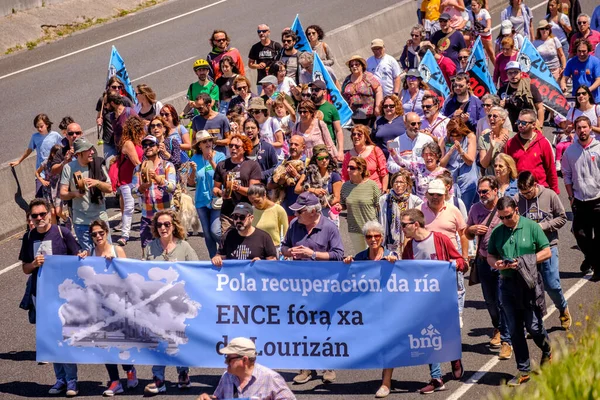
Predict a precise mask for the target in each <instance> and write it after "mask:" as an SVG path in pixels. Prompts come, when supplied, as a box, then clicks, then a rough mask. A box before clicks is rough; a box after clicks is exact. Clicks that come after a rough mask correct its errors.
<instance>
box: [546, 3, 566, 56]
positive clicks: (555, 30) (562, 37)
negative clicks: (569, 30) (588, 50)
mask: <svg viewBox="0 0 600 400" xmlns="http://www.w3.org/2000/svg"><path fill="white" fill-rule="evenodd" d="M558 18H560V22H562V23H563V25H565V26H568V27H571V21H569V17H567V16H566V15H565V14H563V13H558ZM546 19H547V20H548V22H549V23H550V27H551V28H552V34H553V35H554V37H555V38H557V39H558V40H559V41H560V43H561V45H562V44H565V43H567V44H568V43H569V38H567V34H566V33H565V31H564V30H563V28H561V26H560V25H559V24H557V23H556V22H554V21H550V16H549V15H546ZM567 56H568V54H565V57H567Z"/></svg>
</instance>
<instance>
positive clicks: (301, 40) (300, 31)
mask: <svg viewBox="0 0 600 400" xmlns="http://www.w3.org/2000/svg"><path fill="white" fill-rule="evenodd" d="M291 29H292V31H293V32H294V33H295V34H296V36H298V42H297V43H296V45H295V46H294V47H295V48H296V49H298V51H300V52H302V51H308V52H309V53H312V48H311V47H310V43H309V42H308V38H307V37H306V33H305V32H304V28H303V27H302V24H301V23H300V17H299V15H298V14H296V18H295V19H294V23H293V24H292V28H291Z"/></svg>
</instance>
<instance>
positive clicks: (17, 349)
mask: <svg viewBox="0 0 600 400" xmlns="http://www.w3.org/2000/svg"><path fill="white" fill-rule="evenodd" d="M206 4H209V3H206V2H199V1H187V0H179V1H176V2H169V3H166V4H165V5H162V6H159V7H156V8H154V9H151V10H147V11H145V12H143V13H140V14H138V15H134V16H132V17H130V18H127V19H124V20H122V21H118V22H115V23H112V24H109V25H106V26H103V27H98V28H95V29H92V30H90V31H88V32H83V33H81V34H78V35H75V36H73V37H72V38H68V39H65V40H62V41H59V42H56V43H53V44H50V45H47V46H43V47H40V48H39V49H36V50H34V51H30V52H25V53H20V54H17V55H15V56H12V57H7V58H3V59H0V76H3V75H5V74H7V73H10V72H14V71H18V70H20V69H22V68H26V67H28V66H32V65H36V64H38V63H40V62H43V61H44V60H49V59H52V58H54V57H57V56H60V55H63V54H66V53H69V52H72V51H76V50H78V49H81V48H84V47H87V46H91V45H93V44H94V43H98V42H102V41H104V40H107V39H109V38H111V37H115V36H119V35H123V34H126V32H129V31H132V30H135V29H139V28H141V27H143V26H147V25H150V24H153V23H156V22H158V21H160V20H164V19H167V18H170V17H172V16H174V15H176V14H181V13H184V12H187V11H189V10H193V9H197V8H199V7H202V6H203V5H206ZM344 4H346V3H345V2H342V1H341V0H340V1H331V2H327V3H326V4H322V2H317V1H308V2H304V3H303V5H306V6H305V8H304V9H306V10H307V11H306V12H305V11H304V9H303V11H302V15H303V21H305V22H304V23H305V24H308V23H311V22H315V23H319V24H321V25H322V26H323V27H324V28H326V29H333V28H335V27H337V26H340V25H342V24H345V23H348V22H350V21H353V20H355V19H357V18H358V17H360V16H364V15H366V14H367V13H369V12H373V11H375V10H377V9H381V8H383V7H385V6H388V5H390V4H392V2H391V1H381V2H377V3H368V2H364V3H361V7H360V8H356V9H351V8H349V7H345V8H342V7H341V6H342V5H344ZM317 5H318V7H317ZM592 6H593V3H592V2H591V1H589V0H585V1H583V2H582V7H583V9H584V11H586V12H590V11H591V9H592ZM319 7H320V8H319ZM542 8H543V7H542ZM262 10H269V15H268V17H264V18H263V16H264V15H265V13H264V12H263V11H262ZM310 10H312V11H310ZM340 10H341V11H340ZM542 11H543V10H542V9H541V8H538V9H536V10H535V11H534V15H535V17H536V18H540V17H541V15H542ZM296 12H297V11H296V9H295V7H294V6H293V5H292V4H291V3H284V4H282V2H277V3H276V2H273V1H270V2H261V10H257V9H256V6H252V5H251V4H247V3H245V2H241V1H235V0H228V1H227V2H226V3H222V4H219V5H216V6H214V7H212V8H208V9H206V10H205V11H202V12H199V13H196V14H192V15H190V16H188V17H184V18H181V19H180V20H178V21H177V22H171V23H169V24H166V25H161V26H159V27H156V28H154V29H152V30H149V31H146V32H145V33H140V34H136V35H132V36H129V37H126V38H123V39H120V40H118V41H117V43H116V45H117V46H118V48H119V51H120V52H121V54H122V55H123V56H124V57H125V58H126V61H127V64H128V68H129V69H130V71H135V72H131V74H132V76H133V77H134V79H135V77H136V76H143V75H145V74H148V73H151V72H152V71H156V70H158V69H161V68H164V67H167V66H169V65H171V64H173V63H176V62H178V61H181V60H184V59H186V58H189V57H194V56H195V55H204V54H205V53H206V52H207V46H206V42H205V40H206V38H207V37H208V35H209V34H210V32H211V31H212V28H213V27H217V26H224V27H225V28H226V29H227V30H228V32H229V33H230V35H231V36H232V37H233V42H234V45H235V46H236V47H239V48H240V49H241V50H242V54H245V53H246V52H247V50H246V49H247V48H248V47H249V46H250V44H252V43H253V42H254V41H255V37H254V34H253V33H250V34H249V33H248V32H254V29H255V26H256V25H257V22H258V21H263V20H266V21H268V22H271V28H272V30H273V31H274V32H277V31H278V30H279V29H281V28H283V27H284V26H286V25H289V24H290V23H291V21H292V20H293V17H294V15H295V13H296ZM252 15H254V17H252ZM493 18H494V21H496V22H497V20H498V15H497V13H496V14H494V15H493ZM207 21H209V22H208V23H207ZM231 21H235V23H232V22H231ZM245 21H249V22H245ZM272 21H277V22H276V23H273V22H272ZM205 26H206V27H205ZM167 27H168V28H167ZM195 27H199V28H195ZM183 29H185V30H186V32H180V30H183ZM141 35H143V36H141ZM242 35H246V37H247V39H246V42H245V41H244V37H243V36H242ZM182 42H184V43H185V44H183V43H182ZM188 42H189V43H188ZM140 43H141V46H140ZM149 43H151V45H149ZM109 49H110V44H106V45H102V46H99V47H96V48H94V49H91V50H88V51H85V52H83V53H79V54H77V55H74V56H71V57H68V58H65V59H63V60H60V61H57V62H54V63H50V64H47V65H45V66H42V67H39V68H35V69H32V70H30V71H27V72H23V73H19V74H17V75H14V76H12V77H10V78H7V79H2V80H0V90H2V93H3V97H2V100H3V101H2V106H3V112H2V113H1V114H0V122H2V125H1V126H3V127H4V129H3V130H2V132H1V133H0V137H2V138H3V139H5V140H4V143H5V146H2V148H0V161H6V160H8V159H10V158H13V157H14V156H16V155H17V154H18V153H20V152H21V151H22V149H23V148H24V147H25V145H26V143H27V141H28V140H29V135H30V133H31V132H32V131H31V129H30V123H31V122H30V121H29V120H30V119H31V118H32V117H33V115H34V114H35V113H37V112H39V110H45V111H46V112H48V113H49V114H50V115H51V116H52V118H53V119H54V120H58V119H59V118H60V116H62V115H63V114H65V113H66V112H69V113H71V114H72V115H73V116H74V117H75V118H77V119H79V120H84V121H89V124H87V125H86V124H84V128H89V127H91V126H93V125H92V124H93V118H94V112H93V108H94V105H95V101H96V98H97V93H98V92H99V91H101V90H102V87H101V86H102V84H101V83H99V82H101V81H102V80H103V76H104V74H105V65H106V61H107V60H106V59H107V57H108V52H109ZM152 55H154V56H152ZM73 65H77V66H78V68H73ZM83 75H85V76H83ZM90 77H94V78H93V79H91V80H90ZM192 79H193V76H191V73H190V71H189V66H188V63H183V64H180V65H177V66H175V67H172V68H169V69H167V70H165V71H162V72H159V73H156V74H154V75H151V76H148V77H147V78H145V79H144V81H145V82H147V83H148V84H150V85H151V86H152V87H153V88H155V89H156V90H157V92H158V94H159V97H160V98H164V97H167V96H169V95H171V94H173V93H176V92H179V91H181V90H183V89H185V87H186V86H187V84H189V82H191V80H192ZM34 82H35V83H34ZM34 85H35V86H34ZM34 87H35V89H34ZM24 88H31V89H24ZM34 90H35V93H34V94H32V92H34ZM9 102H10V104H7V103H9ZM30 110H35V111H30ZM67 110H68V111H67ZM6 127H11V128H14V129H6ZM545 131H546V132H545V133H546V134H547V135H550V133H549V130H548V129H546V130H545ZM14 132H19V135H18V137H17V135H15V134H14ZM2 135H3V136H2ZM9 135H10V137H11V139H10V140H6V138H7V137H8V136H9ZM18 139H20V140H21V141H19V140H18ZM347 143H349V141H347ZM11 146H12V147H11ZM561 190H562V194H561V199H562V200H563V202H564V203H565V204H568V202H567V199H566V195H565V192H564V187H563V186H562V183H561ZM112 212H113V213H114V210H113V211H112ZM136 221H139V214H136ZM114 223H116V221H115V222H113V224H114ZM135 226H136V227H137V225H135ZM345 227H346V225H345V221H344V220H342V228H341V231H342V232H346V229H345ZM115 239H116V238H115ZM189 240H190V243H191V245H192V246H193V247H194V248H195V249H196V250H197V252H198V254H199V256H200V258H201V259H208V254H207V252H206V250H205V246H204V243H203V239H202V238H201V237H199V236H193V237H191V238H190V239H189ZM344 241H345V244H347V245H348V247H350V246H349V245H350V242H349V240H348V238H347V236H346V235H344ZM19 248H20V240H19V239H18V238H11V239H8V240H6V241H4V242H2V243H0V254H2V256H3V257H2V258H1V259H0V289H1V290H0V360H2V361H1V362H0V397H2V398H3V399H12V398H17V397H29V398H43V397H48V396H47V391H48V389H49V387H50V386H51V385H52V384H53V383H54V374H53V371H52V366H51V365H37V363H36V362H35V327H34V326H32V325H29V324H28V322H27V316H26V313H25V312H23V311H22V310H20V309H19V308H18V304H19V301H20V300H21V297H22V294H23V289H24V286H25V281H26V276H25V275H24V274H22V273H21V270H20V266H19V265H18V264H15V263H16V261H17V258H18V251H19ZM125 250H126V252H127V254H128V256H129V257H132V258H139V257H140V255H141V251H140V247H139V242H138V241H135V240H134V241H132V242H130V244H129V245H128V246H127V247H126V248H125ZM559 252H560V260H561V265H560V270H561V280H562V284H563V290H564V291H565V293H566V295H567V296H569V299H568V300H569V304H570V310H571V313H572V315H573V318H574V321H580V322H583V324H584V325H585V322H584V321H585V316H586V315H588V314H590V315H592V314H591V313H594V312H595V313H597V310H598V309H597V308H595V306H596V305H597V303H598V300H599V299H600V295H599V294H598V293H599V291H598V284H596V283H590V282H587V280H585V279H584V280H582V278H581V276H580V273H579V264H580V263H581V261H582V259H583V257H582V255H581V254H580V253H579V251H578V250H577V249H576V247H575V241H574V239H573V236H572V235H571V234H570V222H569V223H568V224H567V226H565V227H563V228H562V230H561V239H560V245H559ZM11 267H12V268H11ZM588 278H589V276H588ZM547 301H548V304H549V305H550V304H551V301H550V300H549V298H547ZM465 306H466V307H465V313H464V328H463V332H462V339H463V362H464V366H465V370H466V373H465V378H464V379H463V381H462V382H457V381H449V382H448V383H447V384H446V387H447V391H444V392H438V393H435V394H432V395H431V398H434V399H435V398H437V399H459V398H461V397H462V398H486V397H487V396H488V394H490V393H495V394H498V393H500V387H501V385H502V382H503V381H504V380H508V379H510V378H511V376H512V374H514V373H515V370H516V365H515V361H514V358H513V359H511V360H508V361H500V362H498V361H496V360H497V357H496V353H495V352H494V351H492V350H491V349H489V348H488V346H487V342H488V340H489V335H490V334H491V328H490V326H491V323H490V320H489V316H488V314H487V311H486V310H485V305H484V302H483V297H482V295H481V289H480V287H479V286H475V287H467V295H466V304H465ZM552 310H553V308H551V309H550V313H549V315H548V317H547V320H546V327H547V328H548V329H549V332H550V337H551V339H552V340H553V341H557V340H563V339H566V334H565V332H564V331H562V330H560V329H558V327H559V320H558V313H557V312H556V311H552ZM391 317H392V316H391ZM392 318H397V319H398V323H403V322H404V320H403V316H402V310H398V315H397V316H393V317H392ZM579 329H580V328H577V327H575V326H574V327H573V332H574V333H575V334H576V335H577V332H578V330H579ZM363 339H364V340H369V338H368V337H365V338H363ZM530 344H531V346H530V349H531V353H532V360H534V361H538V360H539V359H540V357H541V354H540V352H539V351H538V349H537V347H536V346H535V345H534V344H533V343H532V342H531V341H530ZM198 357H202V355H198ZM222 372H223V370H222V369H196V368H194V369H192V371H191V376H192V382H193V387H192V388H191V389H190V390H188V391H186V392H179V390H178V389H177V388H176V387H175V386H173V385H171V386H169V389H168V393H167V395H165V396H161V397H162V398H175V397H177V398H189V399H192V398H195V397H196V396H197V395H198V394H199V393H202V392H205V391H206V392H209V393H210V392H212V390H214V387H215V386H216V384H217V382H218V379H219V377H220V375H221V373H222ZM281 372H282V375H283V376H284V378H285V379H286V381H288V382H291V379H292V377H293V376H294V375H295V371H281ZM449 372H450V367H449V365H448V364H445V365H444V366H443V373H444V374H445V378H446V379H449V377H450V374H449ZM484 373H485V374H484ZM151 375H152V374H151V372H150V367H148V366H141V367H139V368H138V376H139V378H140V379H141V382H140V386H139V387H138V388H137V389H135V390H134V391H132V392H127V393H126V394H125V395H124V396H142V395H143V386H144V385H145V384H147V383H148V382H149V380H150V379H151ZM106 379H107V374H106V371H105V369H104V367H103V366H102V365H84V366H80V369H79V381H80V396H83V397H86V396H100V395H101V393H102V391H103V390H104V388H105V386H104V384H105V381H106ZM167 379H168V380H170V381H171V382H176V379H177V376H176V373H175V370H174V368H167ZM428 379H429V371H428V368H427V366H420V367H411V368H399V369H396V371H395V374H394V389H393V391H392V394H391V395H390V397H389V398H391V399H411V398H420V395H419V394H417V393H416V391H417V390H418V389H419V388H421V387H422V386H423V385H424V384H425V383H426V382H427V381H428ZM474 380H477V381H478V382H477V383H473V381H474ZM379 383H380V371H378V370H348V371H338V380H337V382H335V383H334V384H330V385H323V384H322V383H321V381H320V380H319V381H312V382H310V383H308V384H305V385H297V386H293V390H294V392H295V394H296V395H297V397H298V398H299V399H370V398H373V395H374V393H375V391H376V390H377V388H378V387H379Z"/></svg>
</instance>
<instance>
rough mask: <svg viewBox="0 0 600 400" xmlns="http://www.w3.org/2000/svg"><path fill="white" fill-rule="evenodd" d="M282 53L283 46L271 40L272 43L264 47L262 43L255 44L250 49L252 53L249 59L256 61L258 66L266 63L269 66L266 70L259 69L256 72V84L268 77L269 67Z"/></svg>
mask: <svg viewBox="0 0 600 400" xmlns="http://www.w3.org/2000/svg"><path fill="white" fill-rule="evenodd" d="M280 51H281V44H280V43H277V42H275V41H273V40H271V43H269V44H268V45H266V46H264V45H263V44H262V43H261V42H258V43H255V44H254V45H252V47H251V48H250V53H248V58H249V59H251V60H254V61H256V63H257V64H260V63H262V62H264V63H265V64H266V65H267V68H265V69H257V70H256V75H257V76H256V83H257V84H258V82H260V80H261V79H262V78H264V77H265V76H267V72H268V71H269V67H270V66H271V64H273V62H275V59H276V58H277V56H278V54H279V52H280Z"/></svg>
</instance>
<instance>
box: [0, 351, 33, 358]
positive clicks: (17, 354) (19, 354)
mask: <svg viewBox="0 0 600 400" xmlns="http://www.w3.org/2000/svg"><path fill="white" fill-rule="evenodd" d="M0 360H10V361H35V351H31V350H25V351H9V352H8V353H0Z"/></svg>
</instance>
